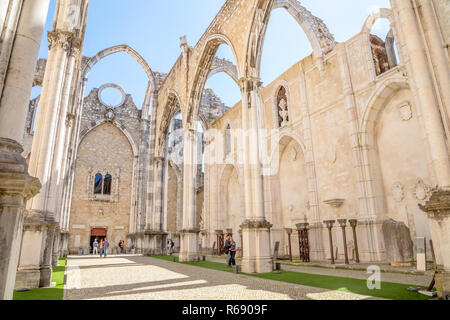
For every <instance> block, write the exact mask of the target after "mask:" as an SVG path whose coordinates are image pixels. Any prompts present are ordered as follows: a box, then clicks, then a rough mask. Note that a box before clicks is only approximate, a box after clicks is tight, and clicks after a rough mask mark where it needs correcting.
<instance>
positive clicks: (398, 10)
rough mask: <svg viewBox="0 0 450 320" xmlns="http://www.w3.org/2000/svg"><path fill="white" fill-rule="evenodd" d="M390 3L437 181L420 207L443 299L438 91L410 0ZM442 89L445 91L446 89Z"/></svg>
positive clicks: (448, 283) (445, 226)
mask: <svg viewBox="0 0 450 320" xmlns="http://www.w3.org/2000/svg"><path fill="white" fill-rule="evenodd" d="M419 3H420V4H421V5H422V8H421V10H422V14H421V15H420V17H423V23H424V29H425V30H424V31H425V34H426V35H427V36H428V41H430V46H433V45H436V43H437V42H438V41H437V40H436V39H435V40H433V39H432V38H434V32H433V30H432V29H434V27H433V23H432V21H431V20H430V19H431V17H430V16H429V14H430V13H429V12H428V11H429V10H430V8H429V7H428V9H427V3H426V2H423V1H419ZM391 6H392V9H393V11H394V16H395V18H396V19H397V25H399V26H400V28H401V31H402V32H403V34H404V35H408V37H407V39H408V41H406V45H405V51H406V52H407V54H408V57H409V61H408V63H407V67H408V73H409V75H410V79H411V87H412V89H413V92H414V94H415V96H416V97H417V103H418V107H419V108H420V109H421V114H422V115H423V119H422V122H423V125H424V128H425V138H426V141H427V145H428V149H429V154H430V158H431V162H430V169H431V170H433V171H434V172H433V173H434V174H433V176H434V177H435V180H436V184H437V188H436V189H435V191H433V194H432V196H431V198H430V200H429V201H428V202H427V203H426V204H425V205H424V206H421V209H422V210H423V211H425V212H427V213H428V222H429V225H430V229H431V230H430V231H431V235H432V238H433V244H434V249H435V254H436V261H437V264H438V266H437V269H438V275H437V276H436V287H437V288H438V293H439V296H440V298H443V296H444V293H445V292H448V291H449V290H450V260H449V259H450V247H449V244H450V241H449V240H450V239H449V231H448V230H450V222H449V212H450V195H449V193H450V191H449V189H450V161H449V154H448V149H447V141H446V136H445V131H444V127H443V124H442V122H443V119H442V115H441V113H440V110H439V103H438V101H437V97H436V93H437V92H439V90H438V88H436V87H435V85H434V83H433V80H432V79H433V76H432V71H431V70H430V64H429V63H428V59H427V56H426V50H424V49H425V48H426V47H427V44H426V43H425V42H424V41H423V38H422V37H421V29H420V25H419V24H418V23H419V21H420V17H418V15H417V14H416V11H415V10H414V6H413V4H412V2H411V1H394V0H391ZM430 37H431V38H430ZM404 38H406V37H404ZM434 50H438V49H437V48H433V50H432V51H433V52H434V53H431V51H430V55H432V60H433V63H434V64H436V66H439V67H440V68H442V73H439V74H437V77H438V82H439V81H441V77H442V79H443V81H444V83H441V85H443V84H445V83H446V81H447V80H445V75H444V73H445V70H448V62H446V63H445V64H446V67H445V66H442V65H440V63H442V59H441V58H439V57H438V56H437V55H439V53H438V52H437V51H434ZM447 72H448V71H447ZM444 90H448V88H445V89H444Z"/></svg>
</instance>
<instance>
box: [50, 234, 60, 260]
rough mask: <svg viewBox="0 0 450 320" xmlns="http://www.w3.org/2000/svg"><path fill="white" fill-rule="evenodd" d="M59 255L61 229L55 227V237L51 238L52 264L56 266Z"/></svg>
mask: <svg viewBox="0 0 450 320" xmlns="http://www.w3.org/2000/svg"><path fill="white" fill-rule="evenodd" d="M60 257H61V229H60V228H59V227H56V229H55V238H54V240H53V250H52V266H53V267H57V266H58V260H59V258H60Z"/></svg>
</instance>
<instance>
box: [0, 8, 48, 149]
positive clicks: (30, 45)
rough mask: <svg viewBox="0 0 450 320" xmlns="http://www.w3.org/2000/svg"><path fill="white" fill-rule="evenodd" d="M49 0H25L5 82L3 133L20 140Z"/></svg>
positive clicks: (0, 112) (0, 122)
mask: <svg viewBox="0 0 450 320" xmlns="http://www.w3.org/2000/svg"><path fill="white" fill-rule="evenodd" d="M49 1H50V0H42V1H33V0H25V1H24V3H23V6H22V11H21V13H20V18H19V24H18V26H17V31H16V35H15V38H14V44H13V47H12V51H11V56H10V60H9V64H8V69H7V73H6V77H5V78H6V81H5V83H4V86H3V93H2V96H1V102H0V137H2V138H8V139H12V140H14V141H17V142H19V143H22V139H23V133H24V129H25V122H26V118H27V112H28V105H29V102H30V93H31V87H32V85H33V78H34V73H35V68H36V62H37V57H38V53H39V47H40V44H41V38H42V32H43V30H44V24H45V20H46V18H47V11H48V6H49ZM2 50H3V48H2Z"/></svg>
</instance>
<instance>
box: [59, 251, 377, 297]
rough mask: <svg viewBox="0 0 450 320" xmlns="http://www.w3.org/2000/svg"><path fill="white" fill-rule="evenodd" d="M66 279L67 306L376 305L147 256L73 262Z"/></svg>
mask: <svg viewBox="0 0 450 320" xmlns="http://www.w3.org/2000/svg"><path fill="white" fill-rule="evenodd" d="M66 276H67V282H66V289H65V292H64V299H66V300H231V301H232V300H308V299H314V300H361V299H373V298H369V297H366V296H361V295H356V294H352V293H345V292H338V291H329V290H324V289H319V288H312V287H306V286H299V285H295V284H290V283H284V282H279V281H273V280H266V279H259V278H254V277H250V276H245V275H235V274H233V273H228V272H221V271H216V270H211V269H205V268H199V267H195V266H189V265H184V264H179V263H173V262H168V261H164V260H159V259H154V258H149V257H143V256H109V257H108V258H104V259H101V258H98V257H76V256H70V257H69V258H68V264H67V269H66Z"/></svg>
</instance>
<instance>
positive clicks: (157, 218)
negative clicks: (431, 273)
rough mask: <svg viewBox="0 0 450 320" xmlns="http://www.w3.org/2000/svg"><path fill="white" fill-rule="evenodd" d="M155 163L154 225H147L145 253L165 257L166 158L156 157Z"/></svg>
mask: <svg viewBox="0 0 450 320" xmlns="http://www.w3.org/2000/svg"><path fill="white" fill-rule="evenodd" d="M153 163H154V183H153V208H152V221H151V222H152V223H151V225H149V224H147V228H148V227H149V226H151V227H150V228H149V229H147V230H145V236H146V238H148V239H147V241H146V247H145V252H146V254H147V255H163V254H164V253H165V251H166V247H167V246H166V241H167V233H166V232H164V230H163V228H164V227H163V215H164V206H163V203H164V190H163V189H164V188H163V185H164V184H163V178H164V164H165V163H166V160H165V158H163V157H155V158H154V159H153Z"/></svg>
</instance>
